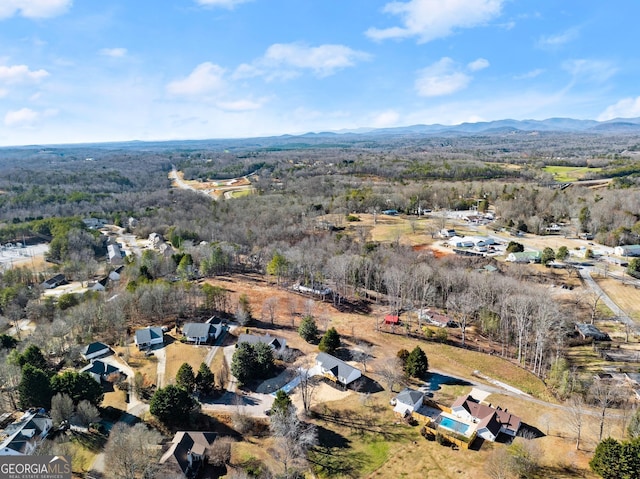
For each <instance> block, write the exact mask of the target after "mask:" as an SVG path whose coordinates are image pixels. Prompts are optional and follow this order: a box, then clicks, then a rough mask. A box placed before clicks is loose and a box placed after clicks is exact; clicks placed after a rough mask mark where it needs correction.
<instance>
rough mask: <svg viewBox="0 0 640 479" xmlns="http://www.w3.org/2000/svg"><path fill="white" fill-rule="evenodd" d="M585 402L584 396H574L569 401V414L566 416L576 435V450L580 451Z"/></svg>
mask: <svg viewBox="0 0 640 479" xmlns="http://www.w3.org/2000/svg"><path fill="white" fill-rule="evenodd" d="M584 413H585V411H584V401H583V399H582V396H573V397H572V398H571V399H570V400H569V414H568V415H567V416H566V418H567V422H568V426H569V428H570V429H571V430H572V431H573V432H574V433H575V435H576V450H578V449H580V439H581V436H582V427H583V426H584Z"/></svg>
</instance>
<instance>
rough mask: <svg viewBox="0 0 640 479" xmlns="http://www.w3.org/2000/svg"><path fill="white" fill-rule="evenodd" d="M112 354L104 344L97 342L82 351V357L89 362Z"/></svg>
mask: <svg viewBox="0 0 640 479" xmlns="http://www.w3.org/2000/svg"><path fill="white" fill-rule="evenodd" d="M109 353H111V348H110V347H109V346H107V345H106V344H104V343H101V342H98V341H95V342H93V343H91V344H88V345H87V346H85V347H84V348H83V350H82V353H81V354H82V357H83V358H84V359H86V360H87V361H89V360H90V359H94V358H99V357H100V356H104V355H106V354H109Z"/></svg>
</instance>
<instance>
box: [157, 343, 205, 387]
mask: <svg viewBox="0 0 640 479" xmlns="http://www.w3.org/2000/svg"><path fill="white" fill-rule="evenodd" d="M165 349H166V354H167V365H166V368H165V373H164V377H165V384H173V383H175V377H176V373H177V372H178V369H179V368H180V366H182V365H183V364H184V363H188V364H189V365H190V366H191V368H193V373H194V374H197V372H198V368H199V367H200V363H202V362H203V361H204V358H205V356H206V355H207V352H208V351H209V348H207V347H206V346H195V345H193V344H185V343H181V342H180V341H174V342H173V343H171V344H168V345H166V346H165Z"/></svg>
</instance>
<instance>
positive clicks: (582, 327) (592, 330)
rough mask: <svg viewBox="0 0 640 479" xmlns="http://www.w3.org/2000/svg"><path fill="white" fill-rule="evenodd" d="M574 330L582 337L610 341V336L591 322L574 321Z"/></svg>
mask: <svg viewBox="0 0 640 479" xmlns="http://www.w3.org/2000/svg"><path fill="white" fill-rule="evenodd" d="M576 331H577V332H578V334H579V335H580V336H581V337H582V339H589V338H593V339H595V340H596V341H611V338H610V337H609V335H608V334H607V333H603V332H602V331H600V330H599V329H598V328H596V327H595V326H594V325H593V324H589V323H576Z"/></svg>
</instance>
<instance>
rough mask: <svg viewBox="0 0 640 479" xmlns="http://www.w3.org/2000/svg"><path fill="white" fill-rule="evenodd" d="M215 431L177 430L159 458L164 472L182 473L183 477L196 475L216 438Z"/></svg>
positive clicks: (204, 462)
mask: <svg viewBox="0 0 640 479" xmlns="http://www.w3.org/2000/svg"><path fill="white" fill-rule="evenodd" d="M216 436H217V434H216V433H215V432H208V431H207V432H201V431H178V432H176V435H175V436H173V440H172V441H171V445H170V446H169V449H168V450H167V451H166V452H165V453H164V454H163V455H162V457H161V458H160V464H162V465H163V466H164V468H165V471H164V472H174V473H182V474H183V475H184V476H185V477H189V478H191V477H197V476H198V474H199V472H200V468H201V467H202V466H203V465H204V464H206V460H207V458H208V457H209V451H210V449H211V446H212V445H213V442H214V441H215V439H216Z"/></svg>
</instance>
